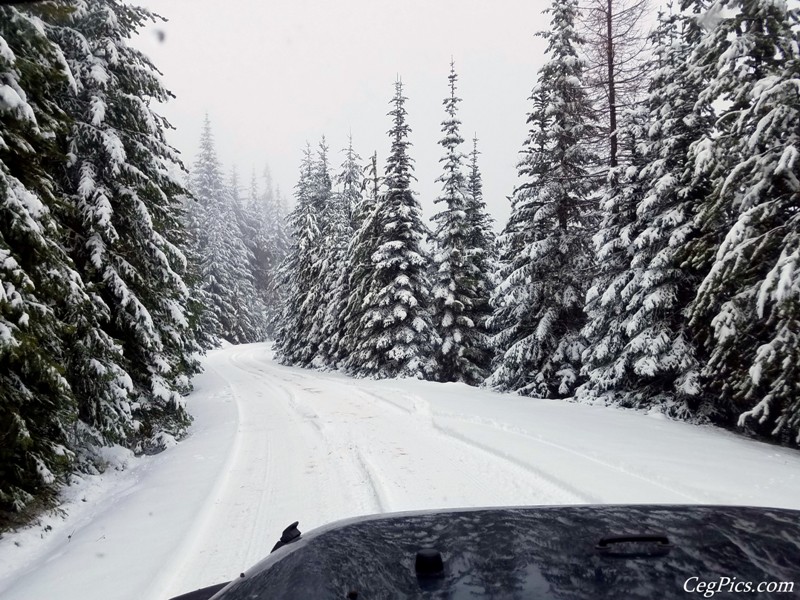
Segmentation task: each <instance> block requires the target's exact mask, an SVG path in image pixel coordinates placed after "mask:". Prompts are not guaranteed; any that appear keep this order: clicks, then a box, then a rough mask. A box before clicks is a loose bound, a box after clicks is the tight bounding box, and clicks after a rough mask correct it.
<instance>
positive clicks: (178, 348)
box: [48, 0, 199, 448]
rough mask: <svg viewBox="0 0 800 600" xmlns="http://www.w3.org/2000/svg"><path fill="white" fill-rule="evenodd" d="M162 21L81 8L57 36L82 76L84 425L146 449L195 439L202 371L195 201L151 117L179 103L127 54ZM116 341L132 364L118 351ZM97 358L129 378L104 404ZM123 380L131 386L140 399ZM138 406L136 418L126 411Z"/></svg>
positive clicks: (76, 175)
mask: <svg viewBox="0 0 800 600" xmlns="http://www.w3.org/2000/svg"><path fill="white" fill-rule="evenodd" d="M152 20H154V16H153V15H152V14H151V13H150V12H148V11H147V10H145V9H142V8H137V7H132V6H129V5H124V4H121V3H118V2H107V1H105V0H82V1H80V2H77V4H76V6H75V10H74V11H72V12H71V13H70V14H69V15H68V16H65V17H63V18H60V19H54V20H52V21H50V22H49V25H48V32H49V34H50V35H52V36H53V38H54V39H55V40H57V42H58V44H59V46H60V47H61V48H62V50H63V53H64V57H65V59H66V63H67V64H68V65H69V69H70V71H71V73H72V74H73V76H74V79H73V80H72V83H73V85H74V88H73V91H71V92H70V93H67V94H65V95H64V96H63V98H62V105H63V106H64V109H65V111H67V112H68V113H69V115H70V117H71V119H72V126H71V129H70V131H69V133H68V136H67V144H68V150H67V152H68V164H67V169H66V171H65V176H64V178H63V181H62V182H61V184H62V187H63V188H64V190H65V192H66V193H67V194H68V195H69V199H70V202H72V203H73V205H74V207H75V213H76V222H75V224H74V228H75V236H74V238H73V239H74V242H73V245H72V246H71V247H70V253H71V254H72V256H73V258H74V260H75V263H76V266H77V269H78V271H79V272H80V274H81V277H82V278H83V280H84V281H85V282H86V284H87V286H88V290H89V292H90V294H91V298H92V299H93V301H94V303H95V312H96V315H97V320H98V323H97V324H94V323H91V322H86V323H79V324H78V327H79V329H83V330H84V331H83V334H82V337H81V339H80V340H79V342H78V343H77V344H76V346H75V347H76V353H75V355H73V356H72V357H71V361H72V362H73V363H75V362H77V363H78V365H80V366H79V367H78V368H75V369H70V371H69V372H68V377H69V379H70V381H71V383H72V384H73V386H74V387H76V393H78V394H79V397H80V398H81V399H82V402H89V403H90V405H86V404H82V406H81V414H82V416H85V418H87V419H88V420H89V421H90V423H89V424H90V425H91V426H93V427H95V428H97V429H99V430H100V431H101V433H103V434H104V435H114V434H115V432H114V431H113V430H112V429H113V428H112V429H109V428H108V427H107V426H106V425H104V423H117V424H118V423H119V422H120V421H121V420H124V419H126V418H127V423H124V425H123V429H126V430H129V429H133V430H134V431H135V434H136V436H137V438H138V439H139V440H140V446H139V447H140V448H143V447H146V446H153V445H160V444H161V443H162V439H163V437H162V434H161V433H160V431H161V430H162V429H163V430H166V431H167V432H171V433H181V432H182V431H183V430H184V428H185V426H186V424H187V423H188V417H187V415H186V412H185V411H184V409H183V406H182V398H181V396H182V395H183V394H184V393H186V392H187V391H188V390H189V377H190V376H191V375H192V374H193V373H195V372H197V370H198V368H199V367H198V364H197V362H196V360H195V359H194V358H193V357H192V356H193V352H194V351H195V350H196V349H197V345H196V342H195V340H194V338H193V335H192V333H191V331H190V329H189V322H188V320H187V318H186V317H187V304H188V290H187V288H186V285H185V282H184V281H183V277H182V276H183V273H184V271H185V267H186V262H185V258H184V256H183V255H182V254H181V252H180V250H179V249H178V247H179V246H180V245H181V244H182V242H183V229H182V226H181V223H180V213H181V200H180V197H181V194H183V192H184V190H183V188H182V186H181V185H180V184H179V183H178V182H177V181H176V180H175V178H174V177H173V176H172V175H171V171H172V170H173V167H176V166H179V165H180V161H179V159H178V154H177V152H176V151H175V150H174V149H173V148H171V147H170V146H169V145H168V144H167V143H166V140H165V137H164V130H165V129H166V128H168V127H169V124H168V123H167V121H166V120H164V119H163V118H162V117H160V116H158V115H157V114H156V113H154V112H153V110H152V108H151V107H150V102H151V101H152V100H154V101H157V102H159V101H166V100H167V99H168V98H169V97H170V94H169V92H168V91H167V90H166V89H165V88H164V87H163V85H162V84H161V82H160V80H159V77H158V73H157V71H156V69H155V67H153V65H152V64H151V63H150V61H149V60H148V59H147V58H146V57H145V56H144V55H143V54H142V53H141V52H139V51H138V50H135V49H134V48H133V47H132V46H130V45H129V43H128V40H129V38H130V37H131V36H132V35H133V34H134V33H135V32H136V31H138V30H139V28H141V27H142V26H144V25H145V24H146V23H147V22H148V21H152ZM97 325H99V326H100V327H101V328H102V334H101V333H100V332H99V331H98V330H97ZM111 339H113V340H117V341H118V343H119V344H120V347H121V355H115V350H114V348H110V347H109V345H108V344H109V341H110V340H111ZM93 355H97V357H98V360H99V363H100V364H105V366H104V367H103V368H104V369H106V368H107V367H110V366H112V365H116V366H115V367H114V368H115V369H116V370H117V372H118V375H115V376H114V377H113V378H112V380H111V381H108V382H107V385H106V386H104V388H105V389H103V390H101V391H102V397H101V398H100V399H99V400H98V399H97V398H96V397H95V396H94V394H95V393H96V391H97V390H96V389H95V388H96V386H95V383H96V382H95V381H94V380H92V379H91V378H87V377H86V374H87V371H86V369H85V367H83V365H85V364H86V361H87V360H89V361H90V362H91V361H92V357H93ZM120 357H121V358H122V360H121V362H117V361H118V360H119V359H120ZM91 364H96V363H94V362H92V363H91ZM93 368H94V370H95V371H96V370H97V368H99V367H93ZM90 372H91V371H90ZM123 374H126V375H127V376H129V377H130V380H131V382H132V388H131V390H130V393H128V390H126V389H125V388H126V387H127V386H126V381H125V376H124V375H123ZM84 386H86V387H84ZM126 396H127V397H126ZM134 402H135V406H136V409H135V410H134V411H133V419H131V418H130V416H127V417H126V414H127V410H128V408H127V407H128V406H134V404H133V403H134Z"/></svg>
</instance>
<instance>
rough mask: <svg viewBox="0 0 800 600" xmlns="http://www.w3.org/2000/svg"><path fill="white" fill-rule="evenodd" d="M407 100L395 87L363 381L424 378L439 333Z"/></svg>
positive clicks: (364, 322)
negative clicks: (413, 182) (410, 150)
mask: <svg viewBox="0 0 800 600" xmlns="http://www.w3.org/2000/svg"><path fill="white" fill-rule="evenodd" d="M405 101H406V98H405V96H403V85H402V83H401V82H400V81H399V80H398V81H397V83H396V84H395V95H394V98H393V99H392V104H393V108H392V110H391V111H390V113H389V114H390V115H391V117H392V120H393V125H392V129H391V130H390V131H389V136H390V138H391V141H392V147H391V152H390V154H389V159H388V161H387V165H386V171H385V173H386V176H385V181H384V183H385V187H386V189H385V191H384V192H383V194H381V196H380V198H379V199H378V203H377V205H376V207H375V212H374V215H373V216H372V217H373V222H372V223H371V227H373V228H374V232H375V235H376V236H377V237H376V238H375V243H376V246H377V247H376V250H375V252H374V253H373V254H372V255H371V260H372V265H373V267H372V268H373V272H372V274H371V278H370V281H369V283H368V292H367V294H366V296H365V308H366V311H365V314H364V316H363V317H362V318H361V322H360V327H361V330H360V331H359V339H358V341H357V343H356V345H355V350H354V352H353V353H352V354H351V355H350V357H349V359H350V360H349V361H348V368H349V369H350V370H351V371H352V372H353V373H355V374H357V375H359V376H372V377H378V378H385V377H423V376H425V375H426V374H427V373H428V372H429V362H430V359H431V355H432V342H433V338H434V336H435V331H434V330H433V327H432V325H431V318H430V313H429V294H430V289H429V283H428V280H427V276H426V272H427V268H428V257H427V255H426V252H425V249H424V247H423V243H424V239H425V236H426V228H425V225H424V224H423V222H422V217H421V214H420V213H421V209H420V206H419V203H418V202H417V200H416V198H415V197H414V193H413V192H412V191H411V180H412V179H413V166H412V164H411V162H412V161H411V157H410V156H409V155H408V147H409V146H410V142H409V141H408V133H409V132H410V130H411V129H410V127H409V126H408V124H407V123H406V109H405Z"/></svg>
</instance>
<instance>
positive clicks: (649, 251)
mask: <svg viewBox="0 0 800 600" xmlns="http://www.w3.org/2000/svg"><path fill="white" fill-rule="evenodd" d="M698 33H699V32H698V31H697V29H696V27H694V26H693V25H692V23H691V22H690V21H687V20H686V19H685V18H682V17H678V16H665V15H662V16H661V17H660V25H659V28H658V29H657V30H656V33H655V42H656V56H655V64H654V67H655V68H654V75H653V79H652V82H651V86H650V93H649V96H648V99H647V102H646V107H647V111H648V115H647V122H648V123H649V127H648V129H649V131H648V139H647V140H646V142H645V143H643V144H641V145H640V148H641V149H642V159H643V160H644V162H645V164H644V166H643V167H642V168H641V169H639V172H638V175H637V181H636V182H634V184H638V186H639V188H640V190H641V191H640V194H641V198H640V199H639V200H638V201H637V202H636V214H635V218H634V221H633V223H632V224H631V225H630V227H629V228H627V230H626V232H627V233H626V235H625V236H624V239H625V240H626V244H628V245H627V248H628V249H629V250H630V251H631V256H630V269H629V271H628V273H624V274H623V275H622V277H621V278H620V279H621V281H620V280H618V283H619V284H622V285H615V286H614V293H615V294H616V297H612V296H611V290H610V289H609V291H606V292H605V293H604V294H603V296H602V297H603V298H604V299H607V300H608V301H607V302H606V304H607V310H608V311H609V312H610V313H612V314H616V315H618V317H617V321H616V325H614V326H610V325H606V329H607V330H608V331H614V332H617V336H619V337H621V338H622V339H623V340H624V345H623V346H622V347H618V346H616V345H615V343H614V341H612V340H611V339H610V338H611V337H612V336H613V334H611V336H606V338H605V339H604V341H601V342H600V343H599V344H597V345H596V346H595V347H596V348H598V349H605V350H607V354H606V356H605V357H604V356H603V355H602V352H595V356H594V359H593V360H591V361H590V364H591V365H592V367H593V368H594V371H593V372H592V373H591V378H592V381H591V384H592V385H593V386H594V388H595V391H601V392H602V391H609V392H610V393H612V394H613V396H614V397H615V399H616V400H617V401H618V402H620V403H621V404H623V405H625V406H637V407H652V406H659V407H660V408H662V409H663V410H666V411H667V412H668V413H669V414H672V415H675V416H681V417H683V418H695V417H704V416H706V415H707V413H708V411H709V407H708V406H707V405H701V403H700V399H699V398H698V392H699V389H698V381H697V372H698V357H697V353H696V349H695V348H694V344H693V343H692V341H691V339H690V337H691V336H690V335H689V332H688V331H687V328H686V319H685V316H684V313H685V310H686V308H687V306H688V304H689V302H690V301H691V298H692V297H693V296H694V294H695V292H696V290H697V285H698V283H699V274H698V273H697V271H696V270H694V269H693V268H691V267H690V266H689V265H685V264H683V262H684V255H685V248H686V247H687V244H690V243H691V242H692V240H693V239H694V237H695V236H696V233H695V228H694V226H693V221H694V218H695V216H696V213H697V210H698V207H699V206H700V205H701V203H702V201H703V199H704V198H705V196H706V195H707V193H708V186H707V184H706V183H705V179H704V178H702V177H698V176H697V175H696V174H695V170H694V165H693V164H691V163H690V161H689V149H690V147H691V145H692V144H693V143H694V142H695V141H696V140H698V139H700V138H701V137H702V136H703V135H708V133H709V132H710V131H711V126H712V117H713V115H712V111H711V107H710V106H709V105H708V104H707V103H704V102H700V101H699V95H700V90H701V89H702V87H701V82H700V81H698V80H696V79H694V78H693V76H691V75H690V73H689V69H688V68H687V60H688V56H689V52H690V49H691V45H692V44H694V43H696V40H697V36H698ZM599 258H600V261H601V262H604V257H603V256H600V257H599ZM624 277H627V278H628V279H623V278H624ZM596 329H601V327H597V328H596Z"/></svg>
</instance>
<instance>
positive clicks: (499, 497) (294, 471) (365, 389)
mask: <svg viewBox="0 0 800 600" xmlns="http://www.w3.org/2000/svg"><path fill="white" fill-rule="evenodd" d="M205 366H206V372H205V373H204V374H203V375H202V376H200V377H199V378H198V379H197V381H196V391H195V392H194V393H193V394H192V395H191V396H190V397H189V398H188V406H189V409H190V411H191V412H192V414H193V415H194V417H195V422H194V424H193V426H192V435H191V436H190V437H189V438H188V439H187V440H185V441H184V442H182V443H181V444H179V445H178V446H176V447H173V448H170V449H168V450H167V451H165V452H163V453H161V454H159V455H157V456H151V457H143V458H132V457H130V456H121V457H117V459H116V460H115V461H114V464H116V465H117V466H118V467H119V468H120V469H122V470H115V469H109V470H108V471H107V473H106V474H105V475H103V476H102V477H91V478H85V479H84V480H82V481H81V482H80V484H79V485H76V486H73V487H71V488H68V490H67V491H66V494H67V495H66V503H65V505H64V508H65V510H66V511H67V512H68V516H67V517H66V518H65V519H64V518H62V517H59V516H53V517H49V518H47V519H46V520H45V521H43V523H42V524H41V525H40V526H37V527H33V528H30V529H27V530H25V531H22V532H17V533H15V534H11V535H7V536H4V537H3V538H2V539H0V596H2V598H4V599H8V600H12V599H32V598H35V599H41V600H48V599H50V598H53V599H56V598H58V599H63V600H71V599H73V598H74V599H76V600H77V599H79V598H80V599H81V600H91V599H93V598H97V599H101V598H102V599H104V600H105V599H115V598H119V599H121V600H122V599H134V598H135V599H145V600H147V599H153V600H156V599H158V600H164V599H166V598H169V597H171V596H174V595H177V594H180V593H183V592H186V591H190V590H192V589H195V588H198V587H202V586H205V585H209V584H212V583H217V582H220V581H227V580H228V579H230V578H232V577H235V576H237V575H238V573H239V572H241V571H243V570H245V569H246V568H247V567H249V566H251V565H252V564H253V563H255V562H257V561H258V560H259V559H260V558H262V557H263V556H265V555H266V554H267V553H268V552H269V551H270V549H271V548H272V545H273V544H274V542H275V541H276V540H277V538H278V537H279V536H280V532H281V531H282V529H283V528H284V527H285V526H286V525H288V524H289V523H291V522H292V521H295V520H299V521H300V527H301V530H303V531H307V530H309V529H311V528H313V527H317V526H319V525H322V524H324V523H328V522H331V521H334V520H337V519H341V518H345V517H349V516H355V515H360V514H368V513H376V512H387V511H398V510H412V509H423V508H447V507H458V506H492V505H494V506H497V505H509V504H512V505H521V504H578V503H644V502H656V503H713V504H748V505H761V506H775V507H787V508H800V453H797V452H795V451H793V450H789V449H786V448H780V447H776V446H771V445H767V444H762V443H757V442H753V441H750V440H746V439H743V438H741V437H738V436H735V435H733V434H730V433H727V432H723V431H719V430H716V429H713V428H705V427H696V426H692V425H688V424H685V423H677V422H672V421H669V420H666V419H663V418H653V416H652V415H644V414H637V413H633V412H628V411H621V410H617V409H607V408H602V407H594V406H585V405H579V404H571V403H566V402H561V401H548V400H531V399H529V398H520V397H516V396H507V395H500V394H496V393H492V392H488V391H485V390H477V389H474V388H471V387H468V386H465V385H460V384H435V383H430V382H421V381H411V380H403V381H368V380H353V379H350V378H347V377H345V376H342V375H339V374H335V373H318V372H313V371H306V370H301V369H292V368H287V367H283V366H280V365H278V364H277V363H275V362H273V361H272V359H271V353H270V351H269V350H268V348H267V347H266V346H265V345H261V344H253V345H246V346H232V347H228V348H223V349H220V350H217V351H214V352H212V353H210V354H209V356H208V357H207V358H206V359H205ZM46 526H49V527H50V530H48V531H45V527H46Z"/></svg>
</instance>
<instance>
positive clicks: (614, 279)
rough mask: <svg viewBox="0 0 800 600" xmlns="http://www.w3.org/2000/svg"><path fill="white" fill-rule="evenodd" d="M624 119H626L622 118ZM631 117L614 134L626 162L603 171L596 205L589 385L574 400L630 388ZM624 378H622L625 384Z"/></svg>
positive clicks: (636, 186)
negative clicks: (597, 214) (602, 184)
mask: <svg viewBox="0 0 800 600" xmlns="http://www.w3.org/2000/svg"><path fill="white" fill-rule="evenodd" d="M626 117H627V119H626ZM634 118H635V117H634V115H632V114H630V113H628V114H625V115H622V121H623V123H625V124H624V125H623V126H622V130H621V131H619V132H618V133H617V139H618V140H619V146H620V148H619V149H620V150H625V148H626V146H627V147H628V148H630V149H631V151H629V152H628V153H626V154H627V158H620V159H618V161H617V162H618V164H617V166H615V167H612V168H611V169H609V171H608V175H607V178H606V183H605V190H604V193H603V197H602V199H601V201H600V216H601V221H600V226H599V229H598V231H597V233H596V234H595V236H594V238H593V241H594V247H595V253H596V254H595V257H596V261H595V274H594V277H593V279H592V285H591V287H590V288H589V290H588V292H587V295H586V306H585V308H584V310H585V312H586V315H587V322H586V325H585V326H584V329H583V335H584V337H585V338H586V342H587V344H588V346H587V348H586V350H585V351H584V353H583V356H582V361H583V372H584V374H586V375H588V377H589V381H588V382H586V383H585V384H584V385H582V386H581V388H580V390H579V393H578V396H579V397H582V398H584V399H586V398H595V397H600V398H602V399H604V400H605V401H606V402H615V401H617V400H618V399H619V395H620V394H621V392H622V389H623V388H625V387H626V386H627V387H630V386H631V382H630V378H631V377H634V378H635V375H632V374H631V373H628V370H629V369H630V368H631V367H632V365H630V360H629V354H630V352H631V348H630V346H629V343H630V336H629V335H628V334H627V323H628V321H629V315H628V313H627V307H628V302H629V300H630V297H629V296H630V291H629V290H630V288H629V286H630V285H631V281H632V280H633V279H634V277H635V275H634V272H633V270H632V268H631V259H632V257H633V254H634V239H635V237H636V235H637V232H638V231H639V230H638V229H637V226H636V209H637V206H638V205H639V203H640V202H641V199H642V195H643V193H644V190H643V185H642V182H641V181H640V178H639V171H640V169H641V168H642V167H643V164H644V161H643V158H642V156H641V154H640V152H638V151H637V149H636V146H637V143H638V142H640V141H641V137H642V134H641V130H642V125H643V124H642V123H636V122H635V121H634ZM626 378H628V379H626Z"/></svg>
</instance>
